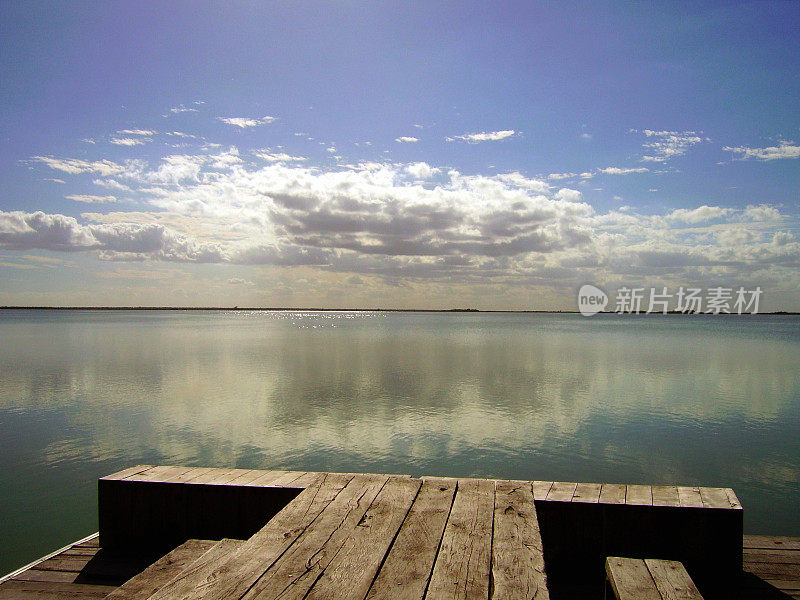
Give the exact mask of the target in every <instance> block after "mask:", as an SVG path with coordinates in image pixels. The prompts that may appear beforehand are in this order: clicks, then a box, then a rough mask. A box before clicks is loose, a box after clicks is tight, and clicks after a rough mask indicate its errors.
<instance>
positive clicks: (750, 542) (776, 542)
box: [742, 535, 800, 550]
mask: <svg viewBox="0 0 800 600" xmlns="http://www.w3.org/2000/svg"><path fill="white" fill-rule="evenodd" d="M742 543H743V546H744V547H745V548H773V549H778V548H783V549H785V550H800V538H796V537H787V536H779V535H775V536H772V535H746V536H744V538H743V540H742Z"/></svg>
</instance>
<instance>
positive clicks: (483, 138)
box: [445, 129, 516, 144]
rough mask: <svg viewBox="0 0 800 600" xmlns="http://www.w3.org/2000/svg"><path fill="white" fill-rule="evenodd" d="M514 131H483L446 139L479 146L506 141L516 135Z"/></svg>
mask: <svg viewBox="0 0 800 600" xmlns="http://www.w3.org/2000/svg"><path fill="white" fill-rule="evenodd" d="M515 134H516V132H515V131H514V130H513V129H504V130H502V131H482V132H480V133H465V134H464V135H454V136H452V137H448V138H445V139H446V140H447V141H448V142H455V141H457V140H460V141H463V142H467V143H468V144H477V143H479V142H493V141H497V140H504V139H506V138H510V137H511V136H513V135H515Z"/></svg>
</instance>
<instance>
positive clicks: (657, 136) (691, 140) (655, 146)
mask: <svg viewBox="0 0 800 600" xmlns="http://www.w3.org/2000/svg"><path fill="white" fill-rule="evenodd" d="M642 133H644V134H645V136H647V137H648V138H652V140H653V141H650V142H646V143H645V144H644V145H643V147H644V148H645V151H646V152H648V154H646V155H645V156H642V160H643V161H648V162H666V161H668V160H670V159H672V158H675V157H676V156H681V155H682V154H685V153H686V151H687V150H689V149H690V148H691V147H692V146H695V145H697V144H699V143H701V142H702V141H703V138H701V137H700V136H699V134H698V133H697V132H695V131H654V130H652V129H644V130H642Z"/></svg>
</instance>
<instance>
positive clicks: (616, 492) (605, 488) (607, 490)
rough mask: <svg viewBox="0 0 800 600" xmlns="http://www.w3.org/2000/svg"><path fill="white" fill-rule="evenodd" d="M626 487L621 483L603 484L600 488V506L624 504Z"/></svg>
mask: <svg viewBox="0 0 800 600" xmlns="http://www.w3.org/2000/svg"><path fill="white" fill-rule="evenodd" d="M626 492H627V486H625V485H624V484H621V483H604V484H603V485H602V487H601V488H600V503H601V504H625V494H626Z"/></svg>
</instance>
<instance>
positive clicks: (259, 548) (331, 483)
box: [151, 475, 351, 600]
mask: <svg viewBox="0 0 800 600" xmlns="http://www.w3.org/2000/svg"><path fill="white" fill-rule="evenodd" d="M350 480H351V477H350V476H342V475H327V476H325V477H323V478H321V479H320V480H319V481H318V482H317V483H316V484H314V485H313V486H311V487H308V488H306V489H305V490H304V491H303V492H301V493H300V494H299V495H298V496H297V498H295V499H294V500H292V501H291V502H290V503H289V504H287V505H286V506H285V507H284V508H283V509H282V510H281V511H280V512H279V513H278V514H277V515H275V516H274V517H273V518H272V519H270V520H269V522H268V523H267V524H266V525H265V526H264V527H263V528H261V529H260V530H259V531H258V532H256V533H255V534H254V535H253V536H252V537H251V538H250V539H248V540H247V541H246V542H244V543H243V544H242V545H241V546H240V547H239V549H238V550H237V551H236V552H235V553H233V555H231V556H230V557H228V558H227V559H226V560H222V561H220V562H219V563H218V564H217V565H216V566H215V567H214V569H212V570H211V571H210V572H208V573H205V572H204V573H202V574H200V575H202V577H199V578H195V577H182V578H179V579H176V580H172V581H170V582H169V583H167V584H166V585H165V586H164V587H162V588H161V589H160V590H159V591H158V592H157V593H155V594H153V595H152V596H151V600H168V599H174V598H182V599H184V600H190V599H196V600H199V599H201V598H203V599H206V600H213V599H222V598H224V599H229V598H241V596H242V595H244V593H245V592H246V591H247V590H248V589H249V588H250V587H251V586H252V585H253V584H254V583H255V582H256V580H257V579H258V578H259V577H261V575H262V574H263V573H264V571H266V570H267V568H269V566H270V565H272V563H273V562H274V561H275V560H276V559H277V558H278V557H279V556H281V555H282V554H283V553H284V552H285V551H286V549H287V548H289V547H290V546H291V545H292V544H293V543H294V542H295V540H296V539H297V538H298V537H299V536H300V534H302V533H303V532H304V531H305V529H306V528H307V527H308V526H309V525H310V524H311V523H312V522H314V520H315V519H316V518H317V517H318V516H319V515H320V513H321V512H322V511H323V509H324V508H325V507H327V506H328V504H330V503H331V502H332V501H333V500H334V499H335V498H336V497H337V496H338V495H339V494H340V492H341V491H342V489H343V488H344V487H345V486H346V484H347V483H348V482H349V481H350Z"/></svg>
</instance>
